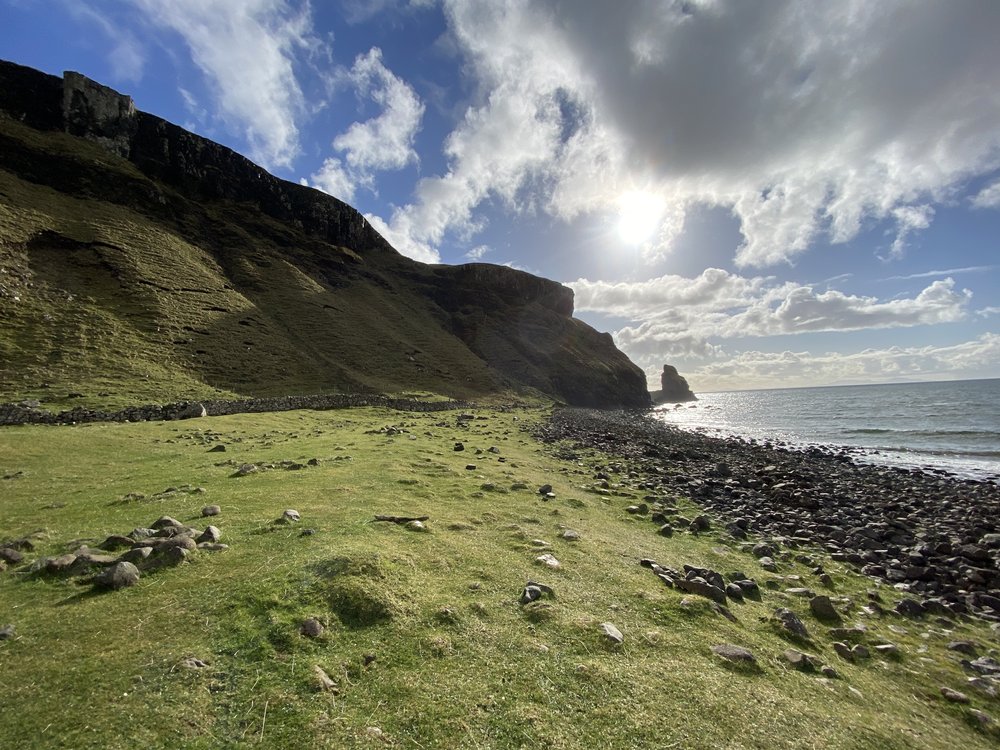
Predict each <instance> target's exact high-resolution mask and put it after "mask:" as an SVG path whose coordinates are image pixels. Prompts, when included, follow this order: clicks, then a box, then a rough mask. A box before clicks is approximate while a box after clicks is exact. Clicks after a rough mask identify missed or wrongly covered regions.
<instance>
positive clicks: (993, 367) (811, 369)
mask: <svg viewBox="0 0 1000 750" xmlns="http://www.w3.org/2000/svg"><path fill="white" fill-rule="evenodd" d="M998 371H1000V335H998V334H995V333H986V334H983V335H982V336H980V337H978V338H976V339H973V340H971V341H965V342H962V343H959V344H954V345H951V346H940V347H935V346H924V347H896V346H894V347H889V348H888V349H865V350H864V351H861V352H855V353H851V354H841V353H836V352H833V353H826V354H812V353H810V352H792V351H785V352H778V353H774V352H758V351H745V352H736V353H733V354H729V355H727V356H725V357H724V358H720V359H719V360H718V361H715V362H710V363H708V364H705V365H702V366H701V367H695V368H690V369H688V370H686V371H685V372H684V373H683V374H684V375H685V377H686V378H687V379H688V382H689V383H691V385H692V388H693V389H694V390H695V391H696V392H697V391H699V390H706V391H707V390H738V389H747V388H769V387H771V388H773V387H774V386H775V385H781V386H783V387H799V386H810V385H820V384H828V383H829V384H836V383H844V384H846V383H874V382H891V381H898V380H926V379H948V378H965V377H996V374H997V372H998Z"/></svg>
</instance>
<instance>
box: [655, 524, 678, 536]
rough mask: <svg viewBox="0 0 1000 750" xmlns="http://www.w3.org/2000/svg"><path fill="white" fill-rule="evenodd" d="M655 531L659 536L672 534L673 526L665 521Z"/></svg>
mask: <svg viewBox="0 0 1000 750" xmlns="http://www.w3.org/2000/svg"><path fill="white" fill-rule="evenodd" d="M656 533H657V534H659V535H660V536H673V535H674V527H673V526H672V525H671V524H669V523H665V524H663V525H661V526H660V528H658V529H657V530H656Z"/></svg>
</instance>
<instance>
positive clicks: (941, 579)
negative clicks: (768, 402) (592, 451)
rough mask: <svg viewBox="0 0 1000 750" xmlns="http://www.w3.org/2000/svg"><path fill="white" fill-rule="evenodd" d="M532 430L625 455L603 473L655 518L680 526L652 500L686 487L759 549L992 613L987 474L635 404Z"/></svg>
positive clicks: (957, 608)
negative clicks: (718, 433) (806, 555)
mask: <svg viewBox="0 0 1000 750" xmlns="http://www.w3.org/2000/svg"><path fill="white" fill-rule="evenodd" d="M536 435H537V437H539V438H540V439H542V440H543V441H545V442H557V441H568V443H569V446H570V447H569V449H568V450H570V451H573V450H578V449H580V448H585V447H586V448H596V449H599V450H601V451H604V452H606V453H607V454H609V455H611V456H617V457H619V458H620V459H622V461H621V463H614V464H612V465H610V466H609V467H608V468H609V477H604V479H607V478H613V479H614V480H615V481H617V477H619V476H621V475H630V478H631V480H632V481H633V482H636V481H638V482H639V486H640V488H642V489H644V490H645V491H646V492H648V493H649V494H648V495H647V496H646V500H647V501H650V502H652V503H653V506H652V508H649V507H648V506H647V507H646V508H645V512H646V513H647V514H648V515H649V517H650V519H651V520H652V521H653V522H654V523H657V524H660V525H661V527H662V525H666V526H667V527H668V528H677V527H678V520H679V519H678V518H676V517H673V518H672V517H670V516H669V515H664V513H663V512H658V511H657V508H658V503H657V502H656V501H657V500H659V499H661V498H662V499H669V498H674V497H678V496H680V497H690V498H691V499H692V500H693V501H694V502H696V503H697V504H699V505H700V506H701V507H702V508H703V509H704V510H705V511H707V512H708V513H709V514H711V515H712V516H714V518H715V519H716V520H717V523H718V524H720V525H721V526H722V527H723V528H724V529H725V531H726V532H727V533H728V534H730V535H731V536H733V537H735V538H736V539H738V540H747V539H750V535H752V536H753V540H754V541H756V542H757V544H755V545H754V546H753V550H754V553H755V554H756V555H757V556H758V557H765V556H768V557H770V556H772V555H773V556H778V557H779V558H780V551H781V550H782V549H786V550H793V549H797V548H801V547H819V548H822V549H823V550H825V551H826V552H827V553H829V554H830V555H831V557H832V558H833V559H834V560H837V561H840V562H843V563H846V564H848V565H850V566H852V567H854V568H855V569H857V570H858V571H860V572H861V573H863V574H864V575H868V576H871V577H873V578H877V579H880V580H883V581H886V582H888V583H889V584H891V585H893V586H895V587H896V588H897V589H899V590H901V591H904V592H909V594H910V595H911V596H910V597H909V598H906V599H904V600H903V601H902V602H901V603H900V609H898V611H900V613H901V614H905V615H909V616H922V615H925V614H939V615H945V616H953V615H962V614H974V615H977V616H979V617H982V618H985V619H989V620H993V621H996V622H1000V567H998V561H1000V533H998V519H1000V486H998V485H997V484H995V483H992V482H987V481H978V480H971V479H958V478H955V477H951V476H947V475H943V474H940V473H931V472H924V471H921V470H918V469H904V468H900V467H890V466H878V465H871V464H867V463H857V462H855V461H854V460H853V459H852V457H851V456H850V454H848V453H846V452H844V451H843V450H840V449H837V448H820V447H810V448H806V449H802V450H799V449H794V448H789V447H785V446H778V445H773V444H771V443H759V442H757V441H755V440H752V439H751V440H746V439H742V438H719V437H709V436H706V435H702V434H699V433H692V432H685V431H682V430H680V429H678V428H676V427H673V426H671V425H666V424H664V423H662V422H659V421H657V420H656V419H654V418H652V417H651V416H649V415H648V414H642V413H638V412H600V411H592V410H582V409H560V410H557V411H555V412H554V413H553V415H552V417H551V419H550V420H549V421H548V422H547V423H545V424H543V425H542V426H540V427H539V428H538V429H537V431H536ZM668 504H669V503H668ZM639 510H640V511H642V510H643V508H642V507H641V506H640V508H639ZM683 520H684V519H680V521H681V524H680V526H683ZM696 531H697V530H696ZM769 553H770V554H769Z"/></svg>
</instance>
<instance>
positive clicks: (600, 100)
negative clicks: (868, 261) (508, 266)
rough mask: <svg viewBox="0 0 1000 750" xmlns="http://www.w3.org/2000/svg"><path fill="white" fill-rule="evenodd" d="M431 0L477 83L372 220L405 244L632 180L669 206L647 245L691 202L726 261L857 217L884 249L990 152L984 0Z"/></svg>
mask: <svg viewBox="0 0 1000 750" xmlns="http://www.w3.org/2000/svg"><path fill="white" fill-rule="evenodd" d="M443 6H444V10H445V13H446V16H447V18H448V23H449V28H450V33H451V36H452V39H453V42H454V45H455V48H456V49H458V50H459V51H460V53H461V55H462V56H463V60H464V61H465V63H466V70H467V71H468V74H469V77H470V79H471V81H472V82H473V83H474V85H475V87H476V92H477V93H476V96H475V99H474V101H473V103H472V104H471V105H470V106H469V108H468V109H467V111H466V113H465V116H464V118H463V119H462V121H461V122H460V123H459V124H458V125H457V127H456V128H455V129H454V131H453V132H452V133H451V135H450V137H449V138H448V140H447V143H446V145H445V154H446V155H447V157H448V164H449V166H448V169H447V171H446V172H444V173H443V174H440V175H438V176H435V177H430V178H427V179H425V180H423V181H421V183H420V184H419V185H418V186H417V189H416V191H415V193H414V198H413V201H412V202H411V203H410V204H408V205H405V206H402V207H400V208H399V209H397V210H396V211H395V213H394V214H393V215H392V216H391V217H390V218H389V220H388V222H387V225H388V226H390V227H391V229H392V231H393V232H394V233H396V234H397V235H405V236H407V237H409V238H410V239H411V240H412V242H414V243H416V244H417V245H420V246H423V247H434V246H436V245H438V244H439V243H441V242H442V240H443V239H444V238H445V236H446V235H448V234H449V233H455V235H456V236H458V237H462V236H468V235H470V234H473V233H474V232H475V231H476V229H477V226H478V224H477V222H478V221H479V218H478V216H477V214H476V209H477V207H478V206H479V205H480V204H482V203H483V202H484V201H485V200H487V199H491V198H495V199H499V200H501V201H503V202H504V203H505V204H506V205H507V206H508V207H510V208H511V209H512V210H518V209H519V208H523V207H526V206H530V207H532V208H535V207H541V208H542V209H543V210H545V211H547V212H548V213H550V214H551V215H553V216H556V217H560V218H563V219H572V218H574V217H577V216H579V215H581V214H587V213H594V212H614V211H615V207H616V202H617V200H618V197H619V196H620V195H621V194H622V193H623V192H626V191H629V190H644V191H647V192H654V193H655V194H657V195H659V196H661V197H662V199H663V201H664V203H665V205H667V206H668V207H669V210H668V211H666V213H665V216H664V222H663V225H662V226H661V232H660V234H659V236H658V239H657V241H656V243H654V245H653V246H651V247H650V248H649V249H650V251H651V252H653V253H655V252H663V251H666V250H668V249H669V246H670V243H671V240H672V239H673V237H674V236H675V235H676V233H677V231H679V229H680V227H681V226H682V225H683V216H684V214H685V212H686V211H687V210H688V209H689V208H690V207H692V206H694V205H710V206H723V207H726V208H729V209H730V210H731V211H732V212H733V214H734V215H735V217H736V218H737V219H738V220H739V222H740V229H741V232H742V235H743V241H742V243H741V244H740V246H739V247H738V248H737V249H736V256H735V257H736V262H737V264H738V265H740V266H743V267H764V266H769V265H773V264H779V263H785V262H790V261H792V260H794V258H795V257H796V256H798V255H800V254H801V253H804V252H806V251H807V250H808V249H809V248H810V247H811V246H812V245H813V244H814V243H815V242H816V241H817V239H818V238H820V237H823V238H825V239H828V240H830V241H832V242H834V243H838V242H846V241H848V240H850V239H852V238H853V237H855V236H856V235H857V234H858V232H859V231H861V229H862V228H864V227H865V226H866V225H867V224H870V223H871V222H876V221H881V222H886V223H887V224H888V225H889V226H891V227H894V232H895V239H894V240H893V241H892V243H891V246H890V247H889V248H888V253H889V254H890V256H894V257H898V256H900V255H902V254H903V253H904V252H905V250H906V246H907V242H908V241H909V240H910V239H911V238H912V236H913V235H914V234H915V233H917V232H919V231H920V230H921V229H924V228H926V227H927V226H928V225H929V224H930V222H931V221H932V220H933V214H934V210H933V206H934V204H936V203H938V202H941V201H945V200H947V199H948V198H949V196H950V195H951V194H952V192H953V191H954V189H955V188H956V187H957V186H959V185H960V184H962V183H964V182H965V181H966V180H968V179H970V178H972V177H974V176H977V175H986V174H988V173H990V172H991V171H992V170H995V169H997V168H998V167H1000V128H998V123H1000V89H998V88H997V87H996V86H995V85H994V83H993V81H994V78H995V71H996V70H998V69H1000V45H997V44H996V43H995V34H994V31H995V29H996V28H997V27H998V25H1000V4H997V3H988V2H961V3H940V2H931V1H929V0H928V1H926V2H904V1H903V0H883V1H882V2H878V3H871V2H864V1H862V0H845V1H844V2H838V3H809V4H803V3H800V2H794V1H793V0H785V1H782V0H774V1H773V2H767V3H747V2H732V3H729V2H718V1H717V0H685V1H684V2H680V1H677V2H651V1H650V0H623V2H620V3H614V4H611V3H607V2H602V1H599V0H536V1H534V2H528V1H527V0H444V3H443ZM992 201H993V193H992V192H990V191H984V194H983V195H982V197H981V199H979V201H978V204H982V205H989V204H991V203H992ZM978 204H977V205H978Z"/></svg>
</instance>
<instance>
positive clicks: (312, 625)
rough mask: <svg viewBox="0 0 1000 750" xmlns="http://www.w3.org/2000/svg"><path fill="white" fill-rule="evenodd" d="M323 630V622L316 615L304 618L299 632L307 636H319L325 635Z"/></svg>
mask: <svg viewBox="0 0 1000 750" xmlns="http://www.w3.org/2000/svg"><path fill="white" fill-rule="evenodd" d="M323 630H324V628H323V623H321V622H320V621H319V620H317V619H316V618H315V617H310V618H309V619H307V620H303V622H302V625H301V626H300V627H299V632H300V633H302V635H304V636H306V637H307V638H319V637H320V636H321V635H323Z"/></svg>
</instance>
